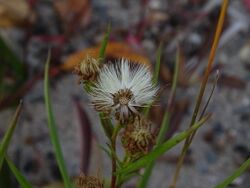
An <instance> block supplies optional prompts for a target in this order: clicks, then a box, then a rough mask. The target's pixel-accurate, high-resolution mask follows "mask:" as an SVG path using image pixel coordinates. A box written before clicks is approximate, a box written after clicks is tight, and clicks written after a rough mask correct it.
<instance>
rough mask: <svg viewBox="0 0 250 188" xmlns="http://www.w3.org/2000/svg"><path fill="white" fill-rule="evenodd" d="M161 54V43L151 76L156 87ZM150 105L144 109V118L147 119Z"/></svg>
mask: <svg viewBox="0 0 250 188" xmlns="http://www.w3.org/2000/svg"><path fill="white" fill-rule="evenodd" d="M161 54H162V43H160V45H159V47H158V49H157V54H156V65H155V69H154V74H153V78H152V82H153V84H154V85H155V86H156V85H157V83H158V79H159V72H160V67H161ZM152 104H153V102H152V103H151V104H149V105H148V106H147V108H145V110H144V115H145V117H148V115H149V111H150V108H151V106H152Z"/></svg>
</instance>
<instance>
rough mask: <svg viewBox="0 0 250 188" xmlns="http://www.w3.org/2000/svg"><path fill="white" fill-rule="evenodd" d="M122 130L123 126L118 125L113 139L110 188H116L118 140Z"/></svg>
mask: <svg viewBox="0 0 250 188" xmlns="http://www.w3.org/2000/svg"><path fill="white" fill-rule="evenodd" d="M121 128H122V126H121V125H117V126H116V127H115V128H114V131H113V134H112V137H111V147H112V151H113V152H112V176H111V185H110V188H116V175H115V173H116V138H117V135H118V132H119V130H120V129H121Z"/></svg>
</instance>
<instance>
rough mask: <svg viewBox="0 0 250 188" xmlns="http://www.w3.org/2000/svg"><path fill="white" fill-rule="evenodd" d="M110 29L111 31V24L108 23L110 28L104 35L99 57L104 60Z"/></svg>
mask: <svg viewBox="0 0 250 188" xmlns="http://www.w3.org/2000/svg"><path fill="white" fill-rule="evenodd" d="M110 31H111V24H109V25H108V29H107V31H106V33H105V36H104V38H103V40H102V43H101V48H100V50H99V58H100V59H101V60H104V58H105V51H106V47H107V45H108V41H109V35H110Z"/></svg>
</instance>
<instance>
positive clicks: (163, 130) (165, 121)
mask: <svg viewBox="0 0 250 188" xmlns="http://www.w3.org/2000/svg"><path fill="white" fill-rule="evenodd" d="M161 48H162V47H161V46H160V48H159V51H160V49H161ZM158 53H160V52H158ZM158 56H159V54H158V55H157V57H158ZM157 59H158V58H157ZM179 65H180V51H179V48H178V50H177V53H176V62H175V70H174V79H173V84H172V87H171V92H170V97H169V100H168V106H167V110H166V112H165V114H164V117H163V120H162V124H161V129H160V132H159V135H158V137H157V140H156V147H157V146H159V145H160V144H161V143H162V142H163V140H164V138H165V136H166V133H167V131H168V127H169V121H170V110H171V107H172V103H173V100H174V96H175V92H176V87H177V81H178V76H179ZM157 67H158V66H157ZM159 67H160V66H159ZM154 164H155V163H154V161H153V162H151V163H150V164H149V165H148V166H147V167H146V169H145V172H144V174H143V176H142V178H141V179H140V181H139V184H138V186H137V188H144V187H146V186H147V184H148V181H149V178H150V175H151V173H152V170H153V168H154Z"/></svg>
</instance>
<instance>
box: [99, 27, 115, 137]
mask: <svg viewBox="0 0 250 188" xmlns="http://www.w3.org/2000/svg"><path fill="white" fill-rule="evenodd" d="M110 31H111V24H110V23H109V24H108V29H107V31H106V33H105V36H104V38H103V40H102V43H101V48H100V50H99V59H100V60H101V62H102V61H103V60H104V58H105V51H106V48H107V45H108V41H109V35H110ZM99 118H100V121H101V125H102V128H103V130H104V132H105V134H106V136H107V137H108V138H109V139H111V137H112V133H113V124H112V122H111V120H110V118H109V117H105V115H104V114H103V113H99Z"/></svg>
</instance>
